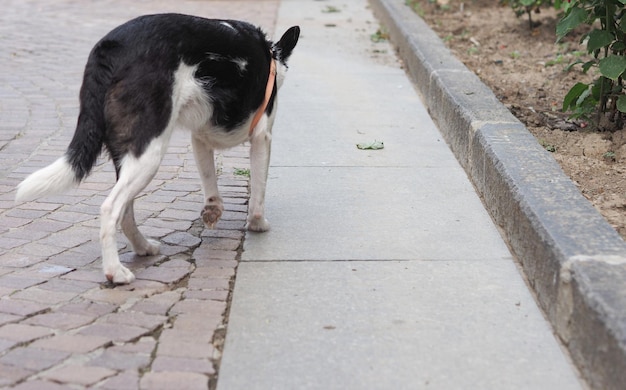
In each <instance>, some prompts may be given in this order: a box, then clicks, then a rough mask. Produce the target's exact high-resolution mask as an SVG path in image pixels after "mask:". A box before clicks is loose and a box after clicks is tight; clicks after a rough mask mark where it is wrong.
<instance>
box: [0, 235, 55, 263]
mask: <svg viewBox="0 0 626 390" xmlns="http://www.w3.org/2000/svg"><path fill="white" fill-rule="evenodd" d="M3 241H4V240H3ZM44 260H45V259H43V258H37V257H32V256H26V255H22V254H19V253H15V252H13V253H4V254H2V255H0V264H2V266H3V267H14V268H25V267H29V266H31V265H33V264H37V263H41V262H42V261H44Z"/></svg>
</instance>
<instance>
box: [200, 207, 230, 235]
mask: <svg viewBox="0 0 626 390" xmlns="http://www.w3.org/2000/svg"><path fill="white" fill-rule="evenodd" d="M223 210H224V206H223V205H222V202H221V201H220V202H219V203H217V204H207V205H206V206H204V209H202V211H201V212H200V216H201V217H202V222H204V224H205V225H206V227H208V228H209V229H213V227H214V226H215V224H216V223H217V221H219V220H220V217H221V216H222V211H223Z"/></svg>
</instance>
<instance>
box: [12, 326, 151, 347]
mask: <svg viewBox="0 0 626 390" xmlns="http://www.w3.org/2000/svg"><path fill="white" fill-rule="evenodd" d="M0 330H1V329H0ZM146 333H149V331H148V330H147V329H146V328H140V327H138V326H132V325H120V324H105V323H96V324H92V325H89V326H87V327H85V328H83V329H81V330H80V331H79V332H78V334H80V335H84V336H100V337H104V338H108V339H109V340H111V341H113V342H121V343H123V342H128V341H131V340H134V339H137V338H139V337H140V336H143V335H145V334H146Z"/></svg>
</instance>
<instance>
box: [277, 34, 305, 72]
mask: <svg viewBox="0 0 626 390" xmlns="http://www.w3.org/2000/svg"><path fill="white" fill-rule="evenodd" d="M299 37H300V27H299V26H293V27H291V28H290V29H289V30H287V31H285V33H284V34H283V36H282V37H280V40H279V41H278V42H277V43H275V44H274V52H275V53H276V57H277V58H278V60H279V61H281V62H282V63H283V64H285V63H287V60H288V59H289V57H290V56H291V53H292V52H293V48H294V47H296V43H298V38H299Z"/></svg>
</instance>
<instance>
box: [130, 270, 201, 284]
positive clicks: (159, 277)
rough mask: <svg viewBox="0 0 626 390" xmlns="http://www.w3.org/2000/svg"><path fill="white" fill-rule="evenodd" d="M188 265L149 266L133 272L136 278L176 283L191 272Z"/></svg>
mask: <svg viewBox="0 0 626 390" xmlns="http://www.w3.org/2000/svg"><path fill="white" fill-rule="evenodd" d="M189 268H190V267H185V268H173V267H150V268H146V269H143V270H139V271H137V272H135V276H136V277H137V279H145V280H153V281H157V282H162V283H176V282H178V281H179V280H181V279H183V278H184V277H185V276H187V275H189V274H190V273H191V270H190V269H189Z"/></svg>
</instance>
